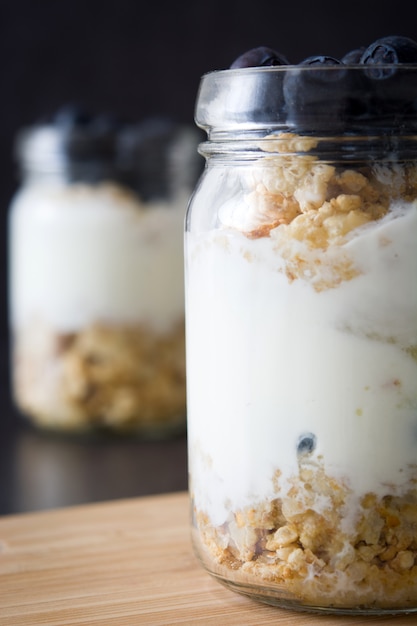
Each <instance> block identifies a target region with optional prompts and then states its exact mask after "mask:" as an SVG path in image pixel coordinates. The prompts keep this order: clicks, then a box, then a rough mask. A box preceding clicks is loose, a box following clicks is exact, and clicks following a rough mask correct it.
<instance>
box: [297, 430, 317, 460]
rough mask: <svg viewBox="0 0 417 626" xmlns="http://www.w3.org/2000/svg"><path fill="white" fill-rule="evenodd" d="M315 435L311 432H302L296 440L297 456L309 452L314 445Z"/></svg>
mask: <svg viewBox="0 0 417 626" xmlns="http://www.w3.org/2000/svg"><path fill="white" fill-rule="evenodd" d="M316 443H317V441H316V435H313V433H303V434H302V435H300V437H299V438H298V441H297V454H298V455H299V456H302V455H305V454H311V453H312V452H313V450H314V449H315V447H316Z"/></svg>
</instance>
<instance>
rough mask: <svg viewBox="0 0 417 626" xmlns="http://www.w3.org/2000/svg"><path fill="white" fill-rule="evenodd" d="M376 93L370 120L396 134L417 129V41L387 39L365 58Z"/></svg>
mask: <svg viewBox="0 0 417 626" xmlns="http://www.w3.org/2000/svg"><path fill="white" fill-rule="evenodd" d="M361 64H363V65H364V72H365V75H366V77H367V78H368V80H369V89H370V91H371V92H372V98H371V102H370V117H371V118H373V119H378V120H379V123H380V124H381V125H382V126H385V127H386V128H387V130H389V131H393V132H402V131H403V130H404V131H407V130H408V129H409V127H410V125H411V126H413V127H414V129H415V128H416V126H417V121H416V114H417V42H415V41H413V40H412V39H410V38H408V37H397V36H391V37H383V38H382V39H378V40H377V41H375V42H374V43H372V44H371V45H370V46H368V48H367V49H366V50H365V52H364V53H363V55H362V57H361Z"/></svg>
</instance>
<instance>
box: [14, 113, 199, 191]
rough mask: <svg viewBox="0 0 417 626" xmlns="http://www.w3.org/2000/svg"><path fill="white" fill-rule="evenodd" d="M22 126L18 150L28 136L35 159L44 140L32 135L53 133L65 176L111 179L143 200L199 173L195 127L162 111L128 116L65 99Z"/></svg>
mask: <svg viewBox="0 0 417 626" xmlns="http://www.w3.org/2000/svg"><path fill="white" fill-rule="evenodd" d="M24 130H25V131H26V130H29V132H23V133H22V134H20V135H19V136H18V138H17V145H18V147H19V145H20V146H21V148H20V152H24V151H25V149H26V150H27V149H28V146H29V143H30V142H31V144H30V145H31V146H33V145H34V144H35V150H34V151H35V152H36V154H35V155H34V157H35V158H39V159H40V160H42V158H43V156H44V155H42V154H39V151H42V150H43V149H44V148H43V146H44V145H45V144H43V143H42V141H39V142H36V137H37V136H38V137H39V136H42V133H44V131H47V132H48V133H53V136H54V137H55V143H54V145H55V149H56V151H57V153H56V155H55V156H56V158H57V159H58V160H59V162H60V163H61V166H62V167H63V168H64V174H65V177H66V179H67V180H68V181H69V182H85V183H89V184H95V183H98V182H101V181H113V182H117V183H119V184H122V185H124V186H126V187H128V188H130V189H132V190H133V191H135V192H136V193H137V194H138V195H139V196H140V197H141V198H142V199H143V200H144V201H147V200H151V199H152V200H153V199H164V198H169V197H170V194H172V192H173V187H174V186H175V188H180V187H181V185H183V186H184V187H186V188H189V187H192V186H193V185H194V184H195V181H196V179H197V177H198V175H199V173H200V162H198V163H196V159H195V158H194V153H196V151H197V144H198V140H199V136H197V131H196V130H194V128H190V127H188V126H185V125H183V124H180V123H178V122H176V121H174V120H173V119H171V118H169V117H166V116H161V117H157V116H154V117H148V118H144V119H142V120H140V121H135V122H132V121H129V120H125V119H121V118H120V117H118V116H117V115H114V114H113V113H103V112H99V113H96V112H92V111H90V110H88V109H87V108H86V107H85V106H84V105H79V104H72V103H71V104H68V105H64V106H62V107H61V108H59V109H58V110H57V111H55V112H54V113H53V114H52V115H50V116H48V117H47V118H46V119H44V120H42V121H41V122H40V123H38V124H37V125H35V126H34V127H32V128H30V129H24ZM21 137H22V138H23V142H22V141H21V142H20V144H19V141H20V138H21ZM33 139H34V141H33ZM22 144H23V145H22ZM17 152H19V148H18V150H17ZM46 156H48V155H46ZM52 156H54V155H52Z"/></svg>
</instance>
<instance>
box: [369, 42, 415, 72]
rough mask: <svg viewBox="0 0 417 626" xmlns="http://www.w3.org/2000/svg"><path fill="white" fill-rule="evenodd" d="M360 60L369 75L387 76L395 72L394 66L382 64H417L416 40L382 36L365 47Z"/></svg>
mask: <svg viewBox="0 0 417 626" xmlns="http://www.w3.org/2000/svg"><path fill="white" fill-rule="evenodd" d="M360 62H361V63H363V64H364V65H368V66H376V67H372V69H371V68H369V75H370V76H372V77H373V78H376V79H384V78H388V77H389V76H391V75H392V74H395V72H396V70H395V68H393V67H391V68H384V67H380V66H383V65H403V64H410V63H412V64H417V42H415V41H414V40H413V39H410V38H409V37H398V36H391V37H382V38H381V39H377V40H376V41H374V43H372V44H371V45H370V46H368V47H367V48H366V50H365V51H364V53H363V54H362V57H361V59H360Z"/></svg>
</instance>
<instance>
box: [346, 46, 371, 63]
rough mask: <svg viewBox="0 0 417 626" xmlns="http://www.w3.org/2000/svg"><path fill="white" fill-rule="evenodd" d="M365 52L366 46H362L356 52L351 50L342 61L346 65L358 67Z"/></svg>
mask: <svg viewBox="0 0 417 626" xmlns="http://www.w3.org/2000/svg"><path fill="white" fill-rule="evenodd" d="M365 50H366V48H365V46H362V47H361V48H356V49H355V50H350V51H349V52H347V53H346V54H345V56H344V57H342V58H341V59H340V60H341V62H342V63H343V64H344V65H357V64H358V63H360V60H361V58H362V55H363V53H364V52H365Z"/></svg>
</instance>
